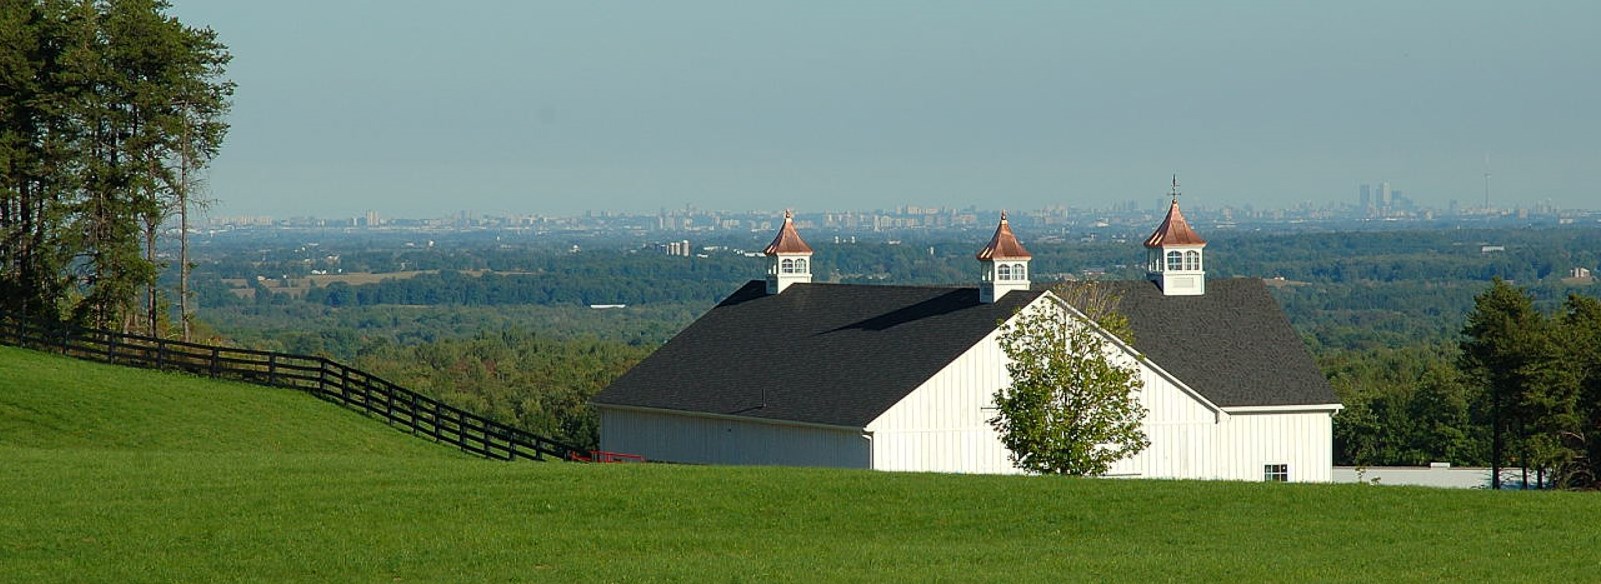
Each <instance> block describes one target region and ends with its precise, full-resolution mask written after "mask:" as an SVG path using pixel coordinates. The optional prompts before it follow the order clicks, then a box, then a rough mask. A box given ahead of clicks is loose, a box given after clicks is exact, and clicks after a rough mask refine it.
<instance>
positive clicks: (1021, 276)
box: [1012, 264, 1028, 280]
mask: <svg viewBox="0 0 1601 584" xmlns="http://www.w3.org/2000/svg"><path fill="white" fill-rule="evenodd" d="M1012 279H1013V280H1027V279H1028V270H1026V269H1024V268H1023V264H1012Z"/></svg>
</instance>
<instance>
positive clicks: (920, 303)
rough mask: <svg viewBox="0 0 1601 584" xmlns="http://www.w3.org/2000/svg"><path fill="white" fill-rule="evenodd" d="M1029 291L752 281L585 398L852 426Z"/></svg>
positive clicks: (972, 339) (971, 341) (990, 326)
mask: <svg viewBox="0 0 1601 584" xmlns="http://www.w3.org/2000/svg"><path fill="white" fill-rule="evenodd" d="M1040 294H1041V292H1029V291H1023V292H1012V293H1010V294H1007V295H1005V296H1003V297H1001V298H1000V299H999V300H997V301H996V302H995V303H993V304H984V303H980V302H979V299H978V289H977V288H939V287H919V286H872V285H854V284H795V285H792V286H790V287H789V288H787V289H786V290H784V292H783V293H782V294H767V293H766V284H765V283H764V282H761V281H752V282H750V283H747V284H745V286H743V287H741V288H740V289H739V290H738V291H736V292H734V294H733V295H732V296H729V297H728V299H726V300H724V301H723V302H722V303H721V304H718V305H717V306H716V307H714V308H712V309H711V311H709V312H707V313H706V314H705V315H704V316H702V317H700V319H698V320H696V321H695V322H694V323H692V324H690V325H689V327H688V328H686V329H684V330H683V331H682V332H680V333H678V336H676V337H673V339H672V340H671V341H668V342H667V344H666V345H663V346H662V348H660V349H658V350H657V351H656V352H655V353H653V354H651V356H650V357H648V358H646V359H645V360H644V361H642V362H640V364H639V365H637V366H635V367H634V368H633V369H632V370H629V371H628V372H627V373H625V374H623V376H622V377H619V378H618V379H617V381H615V382H613V383H612V384H611V386H610V387H607V388H606V389H605V390H604V391H602V392H601V393H600V394H599V395H597V396H595V399H594V402H595V403H597V404H602V405H626V406H639V407H650V408H662V409H670V410H685V411H694V412H705V413H713V414H728V415H737V416H744V417H751V418H765V419H775V420H788V421H795V422H809V423H816V424H827V425H835V426H849V427H863V426H866V425H867V423H868V422H871V421H873V420H874V419H875V418H877V417H878V416H879V415H880V414H883V413H884V412H885V411H887V410H888V409H889V408H890V407H891V406H893V405H895V403H896V402H899V401H900V400H901V399H902V398H905V397H906V396H907V395H908V394H910V393H911V392H912V390H914V389H917V387H918V386H920V385H922V384H923V382H924V381H926V380H928V379H929V378H930V377H933V376H934V374H935V373H938V372H939V371H940V370H942V369H944V368H945V366H946V365H949V364H950V363H951V361H954V360H955V359H956V358H957V357H958V356H960V355H961V354H962V353H964V352H966V351H967V349H968V348H970V347H972V346H973V345H975V344H977V343H978V342H979V341H980V340H982V339H983V338H984V336H985V335H987V334H989V333H990V332H991V331H994V330H995V327H996V324H997V323H999V322H1000V321H1002V320H1004V319H1006V318H1009V317H1011V316H1012V314H1013V313H1014V312H1016V311H1017V309H1018V308H1021V307H1022V306H1024V305H1025V304H1028V303H1029V302H1030V301H1032V300H1034V299H1035V298H1038V297H1039V295H1040Z"/></svg>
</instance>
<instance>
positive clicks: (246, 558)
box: [0, 348, 1601, 582]
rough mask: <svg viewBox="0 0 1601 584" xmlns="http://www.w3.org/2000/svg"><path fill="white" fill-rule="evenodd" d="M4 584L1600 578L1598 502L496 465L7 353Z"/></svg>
mask: <svg viewBox="0 0 1601 584" xmlns="http://www.w3.org/2000/svg"><path fill="white" fill-rule="evenodd" d="M0 510H4V511H5V512H4V513H0V566H3V569H0V581H17V582H97V581H98V582H139V581H264V582H281V581H308V582H322V581H340V582H344V581H350V582H397V581H398V582H436V581H470V582H479V581H551V582H571V581H658V580H667V581H674V580H676V581H695V582H699V581H773V580H778V581H819V580H824V581H840V580H843V581H867V580H873V581H880V580H890V581H929V580H956V581H972V580H980V581H982V580H988V581H1052V582H1055V581H1062V580H1089V581H1101V580H1125V581H1149V580H1163V581H1166V580H1180V581H1191V580H1223V581H1234V580H1248V579H1249V580H1268V581H1308V580H1310V581H1350V580H1363V581H1440V580H1448V581H1485V580H1491V579H1497V580H1509V579H1510V580H1519V579H1541V580H1559V581H1560V580H1570V581H1589V580H1593V579H1595V578H1596V576H1597V574H1601V552H1598V551H1597V550H1601V530H1597V529H1596V528H1595V526H1596V525H1601V498H1598V497H1597V496H1596V494H1592V493H1514V492H1502V493H1496V492H1486V491H1447V490H1430V489H1420V488H1405V487H1371V486H1359V485H1281V484H1273V485H1269V484H1246V483H1223V482H1180V481H1122V480H1074V479H1062V478H1056V477H987V476H949V475H932V474H889V473H873V472H859V471H842V470H825V469H784V468H718V467H687V466H664V465H593V466H585V465H576V464H562V463H549V464H539V463H517V464H511V463H501V462H491V461H484V460H478V459H473V458H469V457H465V456H462V455H460V454H458V453H456V452H454V451H453V450H451V449H449V448H447V447H442V446H438V445H434V444H431V443H428V442H425V441H422V440H418V439H415V438H411V437H409V436H406V435H404V434H402V433H399V432H396V431H394V430H392V429H390V428H387V427H385V426H384V425H382V424H380V423H378V422H375V421H371V420H367V419H364V418H362V417H361V416H358V415H356V414H352V413H348V412H344V411H342V410H339V409H338V408H335V407H332V406H330V405H327V404H324V403H322V402H319V401H317V400H315V399H313V398H311V397H308V396H305V395H301V394H298V393H295V392H292V391H287V390H277V389H267V388H260V387H253V386H244V385H238V384H231V383H215V382H212V381H209V380H203V379H196V378H191V377H184V376H174V375H164V374H155V373H147V372H140V371H132V370H126V369H120V368H115V367H107V366H100V365H94V364H88V363H82V362H77V361H71V360H65V359H60V358H56V357H51V356H47V355H41V354H38V353H31V352H26V351H19V350H15V349H8V348H0Z"/></svg>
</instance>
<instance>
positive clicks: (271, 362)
mask: <svg viewBox="0 0 1601 584" xmlns="http://www.w3.org/2000/svg"><path fill="white" fill-rule="evenodd" d="M267 385H278V354H277V353H267Z"/></svg>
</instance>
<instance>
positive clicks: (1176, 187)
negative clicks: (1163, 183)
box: [1168, 174, 1179, 202]
mask: <svg viewBox="0 0 1601 584" xmlns="http://www.w3.org/2000/svg"><path fill="white" fill-rule="evenodd" d="M1168 194H1170V195H1173V201H1174V202H1177V201H1178V200H1179V175H1177V174H1174V175H1173V190H1172V191H1170V192H1168Z"/></svg>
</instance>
